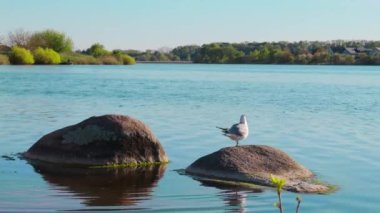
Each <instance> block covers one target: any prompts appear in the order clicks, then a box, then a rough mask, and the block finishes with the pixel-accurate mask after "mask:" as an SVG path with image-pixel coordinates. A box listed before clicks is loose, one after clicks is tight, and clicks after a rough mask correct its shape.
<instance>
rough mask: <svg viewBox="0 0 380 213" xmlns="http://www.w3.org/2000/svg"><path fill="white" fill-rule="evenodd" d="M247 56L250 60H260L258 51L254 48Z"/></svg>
mask: <svg viewBox="0 0 380 213" xmlns="http://www.w3.org/2000/svg"><path fill="white" fill-rule="evenodd" d="M249 56H250V59H251V61H252V62H257V61H259V60H260V51H259V50H254V51H252V52H251V53H250V54H249Z"/></svg>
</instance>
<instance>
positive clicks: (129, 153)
mask: <svg viewBox="0 0 380 213" xmlns="http://www.w3.org/2000/svg"><path fill="white" fill-rule="evenodd" d="M23 157H24V158H26V159H29V160H39V161H44V162H49V163H59V164H73V165H86V166H97V165H122V164H125V165H139V164H145V165H146V164H149V163H160V162H162V163H164V162H168V157H167V155H166V153H165V151H164V149H163V147H162V146H161V144H160V142H159V140H158V139H157V138H156V136H155V135H154V134H153V132H152V131H151V130H150V129H149V127H148V126H147V125H145V124H144V123H143V122H141V121H139V120H137V119H135V118H132V117H129V116H124V115H103V116H94V117H91V118H88V119H86V120H84V121H82V122H80V123H78V124H75V125H72V126H68V127H65V128H62V129H59V130H56V131H54V132H51V133H49V134H47V135H45V136H43V137H42V138H41V139H39V140H38V141H37V142H36V143H35V144H34V145H33V146H32V147H31V148H30V149H29V150H28V151H27V152H25V153H23Z"/></svg>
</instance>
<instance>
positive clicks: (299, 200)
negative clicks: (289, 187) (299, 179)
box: [296, 195, 302, 213]
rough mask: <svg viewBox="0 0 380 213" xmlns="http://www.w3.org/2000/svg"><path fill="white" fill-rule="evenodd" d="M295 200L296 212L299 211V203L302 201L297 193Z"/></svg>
mask: <svg viewBox="0 0 380 213" xmlns="http://www.w3.org/2000/svg"><path fill="white" fill-rule="evenodd" d="M296 201H297V208H296V213H299V210H300V205H301V202H302V199H301V196H299V195H298V196H297V197H296Z"/></svg>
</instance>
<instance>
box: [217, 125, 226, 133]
mask: <svg viewBox="0 0 380 213" xmlns="http://www.w3.org/2000/svg"><path fill="white" fill-rule="evenodd" d="M216 128H218V129H221V130H222V132H223V134H224V135H226V134H228V129H227V128H222V127H218V126H217V127H216Z"/></svg>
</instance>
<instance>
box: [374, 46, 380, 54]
mask: <svg viewBox="0 0 380 213" xmlns="http://www.w3.org/2000/svg"><path fill="white" fill-rule="evenodd" d="M375 54H380V47H375V49H373V51H372V55H375Z"/></svg>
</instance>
